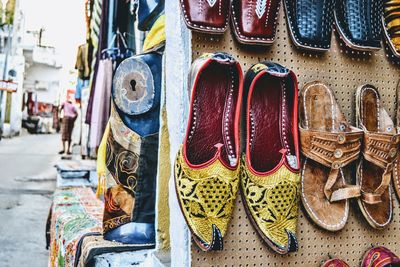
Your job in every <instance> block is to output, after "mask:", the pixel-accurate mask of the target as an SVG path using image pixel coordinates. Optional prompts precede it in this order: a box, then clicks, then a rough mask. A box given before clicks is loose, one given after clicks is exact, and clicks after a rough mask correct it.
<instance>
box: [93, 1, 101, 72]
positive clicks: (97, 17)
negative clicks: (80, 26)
mask: <svg viewBox="0 0 400 267" xmlns="http://www.w3.org/2000/svg"><path fill="white" fill-rule="evenodd" d="M92 1H93V8H92V14H91V15H92V19H91V22H90V37H91V39H92V45H93V55H96V54H97V49H98V47H99V36H100V25H101V11H102V0H92ZM95 64H96V57H95V56H94V57H93V60H92V69H94V65H95Z"/></svg>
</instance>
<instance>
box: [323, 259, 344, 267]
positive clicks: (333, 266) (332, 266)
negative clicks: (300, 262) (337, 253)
mask: <svg viewBox="0 0 400 267" xmlns="http://www.w3.org/2000/svg"><path fill="white" fill-rule="evenodd" d="M321 267H350V266H349V265H348V264H347V263H346V262H344V261H342V260H340V259H330V260H327V261H326V262H324V263H323V264H322V265H321Z"/></svg>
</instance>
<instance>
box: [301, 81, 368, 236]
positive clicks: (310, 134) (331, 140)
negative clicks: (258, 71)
mask: <svg viewBox="0 0 400 267" xmlns="http://www.w3.org/2000/svg"><path fill="white" fill-rule="evenodd" d="M299 111H300V125H299V128H300V143H301V152H302V153H303V155H304V156H305V159H304V161H303V164H302V171H301V186H302V189H301V200H302V203H303V206H304V208H305V210H306V212H307V214H308V215H309V217H310V218H311V219H312V220H313V221H314V222H315V223H316V224H317V225H318V226H320V227H321V228H323V229H326V230H328V231H338V230H340V229H342V228H343V227H344V226H345V224H346V222H347V218H348V215H349V199H350V198H355V197H359V196H360V187H359V186H354V185H348V184H347V183H346V179H345V173H346V172H345V171H344V168H345V167H346V166H347V165H348V164H349V163H351V162H352V161H354V160H356V159H357V158H358V156H359V153H360V149H361V140H362V135H363V132H362V131H361V130H360V129H357V128H355V127H353V126H351V125H349V123H348V122H347V120H346V118H345V116H344V115H343V113H342V112H341V111H340V108H339V106H338V104H337V103H336V100H335V96H334V95H333V92H332V90H331V89H330V88H328V87H327V86H326V85H325V84H323V83H321V82H318V81H316V82H310V83H307V84H306V85H305V86H304V87H303V89H302V90H301V92H300V110H299Z"/></svg>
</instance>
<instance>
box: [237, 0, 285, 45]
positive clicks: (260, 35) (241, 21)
mask: <svg viewBox="0 0 400 267" xmlns="http://www.w3.org/2000/svg"><path fill="white" fill-rule="evenodd" d="M279 6H280V1H279V0H269V1H267V0H256V1H249V0H233V1H232V16H231V21H232V28H233V32H234V33H235V37H236V39H237V40H238V41H239V42H240V43H243V44H254V45H269V44H272V43H273V42H274V41H275V34H276V26H277V24H278V23H277V21H278V20H277V18H278V13H279Z"/></svg>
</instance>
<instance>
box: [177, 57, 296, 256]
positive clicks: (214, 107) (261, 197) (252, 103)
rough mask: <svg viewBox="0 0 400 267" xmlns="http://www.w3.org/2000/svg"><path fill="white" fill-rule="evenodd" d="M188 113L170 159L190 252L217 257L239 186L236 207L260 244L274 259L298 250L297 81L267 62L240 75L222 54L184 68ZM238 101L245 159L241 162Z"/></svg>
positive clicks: (203, 58)
mask: <svg viewBox="0 0 400 267" xmlns="http://www.w3.org/2000/svg"><path fill="white" fill-rule="evenodd" d="M190 73H191V75H190V82H189V86H190V89H191V108H190V114H189V121H188V127H187V133H186V137H185V139H184V142H183V145H182V147H181V149H180V151H179V153H178V155H177V159H176V164H175V185H176V191H177V196H178V200H179V204H180V207H181V210H182V213H183V215H184V217H185V219H186V222H187V224H188V226H189V228H190V230H191V232H192V236H193V239H194V241H195V242H196V244H197V245H198V246H199V247H200V248H201V249H202V250H204V251H209V250H221V249H222V248H223V237H224V236H225V234H226V232H227V228H228V225H229V222H230V219H231V216H232V212H233V207H234V203H235V199H236V195H237V191H238V189H239V185H240V186H241V192H242V198H243V204H244V206H245V210H246V212H247V215H248V217H249V218H250V220H251V222H252V224H253V226H254V227H255V229H256V230H257V232H258V234H259V235H260V236H261V238H262V239H263V240H264V241H265V242H266V243H267V244H268V245H269V246H270V247H271V248H272V249H273V250H274V251H276V252H278V253H281V254H285V253H288V252H292V251H296V250H297V238H296V228H297V217H298V191H299V180H300V178H299V148H298V136H297V80H296V76H295V74H294V73H293V72H292V71H290V70H288V69H286V68H284V67H282V66H280V65H278V64H276V63H272V62H263V63H259V64H256V65H254V66H253V67H252V68H251V69H250V70H249V71H248V73H247V74H246V78H245V82H244V93H243V74H242V69H241V67H240V64H239V63H238V62H237V61H236V60H235V59H234V58H232V57H231V56H230V55H228V54H225V53H214V54H205V55H203V56H201V57H200V58H199V59H197V60H196V61H195V62H194V63H193V64H192V67H191V72H190ZM242 95H243V96H244V99H245V101H243V102H245V103H244V106H245V108H244V111H245V120H246V133H247V135H246V149H245V150H246V151H245V154H244V155H243V157H242V159H240V139H239V135H240V123H239V121H240V114H241V105H242V98H243V96H242Z"/></svg>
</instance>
